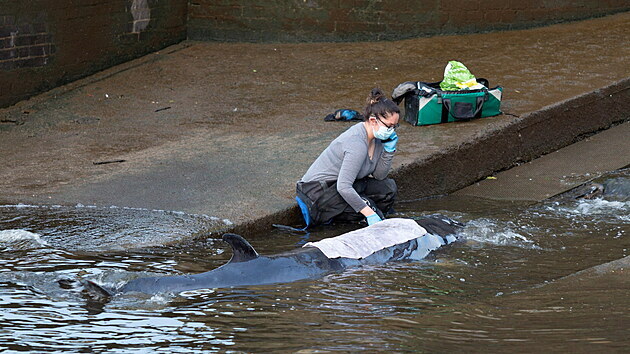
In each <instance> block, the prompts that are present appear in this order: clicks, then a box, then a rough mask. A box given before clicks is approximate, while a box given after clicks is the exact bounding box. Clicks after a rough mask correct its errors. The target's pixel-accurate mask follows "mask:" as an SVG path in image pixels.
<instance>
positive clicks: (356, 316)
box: [0, 170, 630, 353]
mask: <svg viewBox="0 0 630 354" xmlns="http://www.w3.org/2000/svg"><path fill="white" fill-rule="evenodd" d="M611 179H616V180H619V179H621V180H623V181H626V182H627V181H628V180H629V179H630V173H629V172H628V170H625V171H621V172H617V173H616V174H613V175H610V176H606V177H602V178H600V180H599V181H600V182H605V181H610V180H611ZM431 213H441V214H444V215H447V216H450V217H452V218H454V219H457V220H459V221H462V222H465V223H466V227H465V228H464V230H463V231H462V232H461V234H460V237H461V242H456V243H454V244H452V245H451V246H447V247H443V248H442V249H440V250H438V251H437V252H435V253H434V254H432V255H430V257H429V258H427V259H426V260H423V261H421V262H398V263H389V264H385V265H379V266H369V267H363V268H358V269H351V270H348V271H345V272H343V273H337V274H330V275H327V276H326V277H324V278H321V279H317V280H313V281H303V282H298V283H290V284H278V285H272V286H256V287H243V288H234V289H207V290H199V291H192V292H186V293H182V294H160V295H156V296H144V295H137V294H126V295H120V296H116V297H114V298H113V299H112V301H110V302H109V303H106V304H102V303H96V302H92V301H89V299H86V298H85V297H84V296H83V295H82V293H81V292H80V288H79V287H75V286H73V285H72V284H67V283H63V282H62V283H60V282H59V280H62V279H78V278H84V279H94V280H96V281H97V282H99V283H102V284H106V285H110V286H114V285H117V284H122V283H124V282H125V281H127V280H129V279H131V278H134V277H137V276H143V275H147V274H161V275H172V274H181V273H198V272H203V271H207V270H210V269H213V268H216V267H218V266H220V265H222V264H224V263H225V262H227V261H228V260H229V258H230V256H231V251H230V250H229V249H228V247H227V246H226V245H224V244H223V243H222V242H221V241H218V240H212V239H208V240H197V241H185V242H181V241H179V240H182V239H186V240H190V239H193V238H195V236H198V235H202V234H203V233H204V232H205V231H208V230H213V229H217V228H219V227H224V226H225V224H229V221H228V220H219V219H217V218H213V217H208V216H205V215H188V214H184V213H178V212H169V211H161V210H143V209H128V208H120V207H102V206H83V205H78V206H73V207H67V206H32V205H2V206H0V252H2V257H1V259H0V323H1V325H0V351H2V350H7V351H24V350H31V351H37V352H44V351H82V352H83V351H94V352H126V351H134V352H142V351H146V352H154V351H160V350H161V351H168V352H182V353H185V352H200V351H247V352H250V351H251V352H262V351H299V352H314V351H363V350H368V351H428V352H435V351H447V350H457V351H468V352H476V351H487V350H488V349H492V350H493V351H504V350H510V351H531V350H538V349H541V350H556V351H565V350H568V349H578V350H600V351H603V350H614V351H623V350H624V348H626V350H627V346H628V345H630V335H629V334H630V333H629V332H628V329H627V328H628V326H629V325H630V317H629V315H628V308H629V306H630V301H629V300H628V297H627V296H624V295H625V291H627V290H628V289H627V288H626V289H625V290H624V289H621V292H619V289H610V292H609V293H598V294H592V295H589V294H579V296H578V297H577V299H578V300H570V299H569V298H568V297H567V299H566V300H564V298H563V296H564V295H563V294H553V293H551V294H547V295H546V296H542V297H536V298H534V297H528V294H529V293H530V292H532V291H536V290H533V289H536V288H537V287H538V286H540V285H542V284H545V283H548V282H551V281H552V280H555V279H558V278H561V277H564V276H567V275H569V274H572V273H574V272H576V271H579V270H582V269H585V268H588V267H591V266H594V265H597V264H601V263H604V262H608V261H611V260H615V259H619V258H622V257H625V256H627V255H628V254H629V252H628V250H629V249H630V237H629V235H628V233H629V232H630V226H629V225H630V200H629V199H628V198H624V197H621V198H619V197H612V198H598V199H593V200H579V201H576V200H565V201H547V202H542V203H539V204H535V205H527V204H522V203H521V204H519V203H514V202H509V201H508V202H497V201H490V200H483V199H472V198H463V199H455V198H451V197H446V198H437V199H429V200H420V201H406V202H401V203H399V204H398V206H397V215H396V216H397V217H408V218H415V217H420V216H421V215H426V214H431ZM353 228H356V226H352V225H342V226H339V225H337V226H329V227H324V228H322V229H319V230H316V231H315V232H311V233H310V234H306V235H305V234H300V233H291V232H287V231H283V230H276V231H274V232H272V233H270V234H268V235H249V236H248V235H245V236H246V238H248V239H249V241H250V242H251V243H252V245H253V246H254V247H255V248H256V249H257V250H258V252H259V253H261V254H270V253H277V252H281V251H286V250H290V249H293V248H295V247H299V246H301V245H302V244H304V243H305V242H308V241H316V240H319V239H322V238H324V237H330V236H334V235H337V234H340V233H342V232H345V231H349V230H351V229H353ZM622 285H623V286H626V287H627V282H626V283H625V284H622ZM543 289H544V287H543ZM576 291H579V289H576ZM593 296H598V299H599V300H603V301H600V302H598V304H609V306H608V307H606V306H585V305H584V304H589V303H592V300H593V299H592V297H593ZM608 297H610V298H608ZM571 301H572V302H571ZM611 306H613V307H615V308H609V307H611ZM595 324H596V325H595ZM519 349H520V350H519Z"/></svg>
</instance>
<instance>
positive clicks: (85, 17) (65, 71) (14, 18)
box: [0, 0, 188, 107]
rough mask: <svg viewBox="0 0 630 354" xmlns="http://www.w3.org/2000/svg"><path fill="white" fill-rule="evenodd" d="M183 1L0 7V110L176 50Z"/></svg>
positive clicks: (13, 0) (10, 3) (11, 0)
mask: <svg viewBox="0 0 630 354" xmlns="http://www.w3.org/2000/svg"><path fill="white" fill-rule="evenodd" d="M187 5H188V4H187V0H80V1H75V0H29V1H26V0H1V1H0V107H6V106H8V105H11V104H14V103H16V102H18V101H20V100H23V99H26V98H28V97H30V96H32V95H34V94H37V93H40V92H43V91H46V90H48V89H50V88H53V87H56V86H59V85H62V84H64V83H67V82H70V81H73V80H76V79H79V78H81V77H84V76H88V75H90V74H93V73H95V72H97V71H100V70H103V69H105V68H108V67H110V66H113V65H116V64H119V63H122V62H125V61H128V60H130V59H133V58H137V57H139V56H142V55H145V54H147V53H150V52H152V51H156V50H159V49H161V48H163V47H165V46H167V45H171V44H174V43H178V42H180V41H182V40H184V39H185V38H186V14H187Z"/></svg>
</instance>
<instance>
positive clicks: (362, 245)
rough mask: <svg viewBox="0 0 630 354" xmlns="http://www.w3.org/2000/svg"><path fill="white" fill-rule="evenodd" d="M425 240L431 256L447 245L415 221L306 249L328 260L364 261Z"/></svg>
mask: <svg viewBox="0 0 630 354" xmlns="http://www.w3.org/2000/svg"><path fill="white" fill-rule="evenodd" d="M422 236H427V240H426V242H423V245H422V246H423V248H426V253H427V254H428V252H429V251H432V250H435V249H437V248H438V247H440V246H442V245H443V244H444V243H445V242H444V241H443V239H442V238H441V237H440V236H435V235H431V234H429V233H427V230H425V229H424V228H423V227H422V226H420V225H418V224H417V223H416V222H415V221H413V220H411V219H401V218H393V219H386V220H383V221H381V222H378V223H376V224H374V225H371V226H368V227H364V228H362V229H359V230H355V231H351V232H348V233H345V234H343V235H340V236H337V237H331V238H327V239H323V240H321V241H317V242H308V243H307V244H305V245H304V246H303V247H317V248H319V249H320V250H321V251H322V252H323V253H324V255H326V257H328V258H340V257H343V258H352V259H362V258H366V257H368V256H370V255H372V254H374V253H376V252H378V251H380V250H382V249H385V248H388V247H391V246H394V245H398V244H401V243H405V242H407V241H409V240H413V239H415V238H419V237H422Z"/></svg>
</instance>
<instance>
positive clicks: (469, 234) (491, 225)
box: [460, 219, 540, 249]
mask: <svg viewBox="0 0 630 354" xmlns="http://www.w3.org/2000/svg"><path fill="white" fill-rule="evenodd" d="M460 237H462V238H463V239H464V240H472V241H476V242H480V243H490V244H494V245H499V246H514V247H521V248H529V249H540V247H539V246H538V245H536V243H535V242H534V241H532V240H530V239H528V238H527V237H525V236H523V235H522V234H520V233H518V232H515V231H514V230H512V229H511V228H510V227H509V226H507V225H499V224H498V222H497V221H496V220H490V219H476V220H471V221H469V222H468V223H466V226H465V227H464V229H463V230H462V231H461V233H460Z"/></svg>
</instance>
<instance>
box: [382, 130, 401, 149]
mask: <svg viewBox="0 0 630 354" xmlns="http://www.w3.org/2000/svg"><path fill="white" fill-rule="evenodd" d="M396 144H398V135H397V134H396V132H394V134H392V136H390V137H389V139H387V140H384V141H383V149H385V151H387V152H394V151H396Z"/></svg>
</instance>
